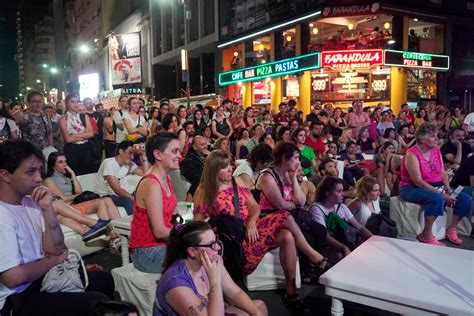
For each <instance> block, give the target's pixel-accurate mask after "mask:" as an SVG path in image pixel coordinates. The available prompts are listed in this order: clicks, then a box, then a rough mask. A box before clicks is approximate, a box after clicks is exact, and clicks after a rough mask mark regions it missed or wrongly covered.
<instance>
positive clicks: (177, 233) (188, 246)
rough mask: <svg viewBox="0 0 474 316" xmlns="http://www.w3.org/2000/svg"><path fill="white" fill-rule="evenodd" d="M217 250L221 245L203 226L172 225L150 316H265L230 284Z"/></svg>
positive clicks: (258, 305) (264, 310)
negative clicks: (161, 274)
mask: <svg viewBox="0 0 474 316" xmlns="http://www.w3.org/2000/svg"><path fill="white" fill-rule="evenodd" d="M221 249H222V244H221V243H220V242H219V239H218V238H217V237H216V235H215V234H214V232H213V231H212V229H211V227H210V226H209V224H207V223H206V222H200V221H193V222H190V223H188V224H186V225H179V224H178V225H176V226H175V227H174V228H173V230H172V231H171V234H170V238H169V240H168V245H167V249H166V258H165V262H164V270H165V272H164V274H163V276H162V277H161V279H160V281H159V282H158V287H157V289H156V300H155V304H154V306H153V316H162V315H166V316H168V315H173V316H174V315H228V316H231V315H258V316H266V315H267V314H268V313H267V307H266V306H265V303H264V302H263V301H260V300H251V299H250V297H249V296H248V295H247V294H246V293H245V292H244V291H242V289H241V288H240V287H238V286H237V285H236V284H235V283H234V281H233V280H232V278H231V277H230V275H229V273H228V272H227V270H226V269H225V267H224V265H223V262H222V259H221V257H220V255H219V251H220V250H221ZM224 301H225V303H227V304H226V305H228V307H226V306H225V305H224Z"/></svg>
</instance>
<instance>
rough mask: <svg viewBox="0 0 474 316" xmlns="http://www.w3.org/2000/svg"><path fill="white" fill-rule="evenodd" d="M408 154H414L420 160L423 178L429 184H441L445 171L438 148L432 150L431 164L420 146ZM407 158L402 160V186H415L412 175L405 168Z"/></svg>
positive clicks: (412, 148) (409, 150)
mask: <svg viewBox="0 0 474 316" xmlns="http://www.w3.org/2000/svg"><path fill="white" fill-rule="evenodd" d="M407 153H412V154H413V155H415V156H416V158H417V159H418V164H419V165H420V172H421V178H422V179H423V181H425V182H428V183H435V182H441V172H442V171H443V163H442V161H441V151H440V150H439V148H438V147H434V148H433V149H431V153H430V159H429V162H428V161H426V159H425V158H424V157H423V153H422V152H421V151H420V149H419V148H418V146H413V147H411V148H410V149H408V150H407ZM405 157H406V154H405V155H404V156H403V159H402V174H401V181H400V186H407V185H414V184H413V182H412V181H411V178H410V175H409V174H408V171H407V169H406V167H405Z"/></svg>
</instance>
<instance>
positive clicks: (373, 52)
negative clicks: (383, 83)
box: [321, 49, 383, 70]
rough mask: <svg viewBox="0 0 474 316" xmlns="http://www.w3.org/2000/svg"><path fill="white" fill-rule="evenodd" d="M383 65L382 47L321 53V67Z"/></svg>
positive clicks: (359, 67) (348, 67) (370, 66)
mask: <svg viewBox="0 0 474 316" xmlns="http://www.w3.org/2000/svg"><path fill="white" fill-rule="evenodd" d="M377 65H383V50H382V49H364V50H341V51H328V52H322V53H321V67H330V68H332V69H339V70H344V69H369V68H372V67H373V66H377Z"/></svg>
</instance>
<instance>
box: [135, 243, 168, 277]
mask: <svg viewBox="0 0 474 316" xmlns="http://www.w3.org/2000/svg"><path fill="white" fill-rule="evenodd" d="M165 254H166V246H157V247H148V248H135V249H133V251H132V255H131V257H132V261H133V266H134V267H135V268H136V269H137V270H140V271H142V272H147V273H161V272H163V261H164V260H165Z"/></svg>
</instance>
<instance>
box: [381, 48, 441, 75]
mask: <svg viewBox="0 0 474 316" xmlns="http://www.w3.org/2000/svg"><path fill="white" fill-rule="evenodd" d="M384 53H385V65H390V66H399V67H414V68H426V69H439V70H448V69H449V56H445V55H432V54H424V53H415V52H403V51H398V50H390V49H386V50H385V52H384Z"/></svg>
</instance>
